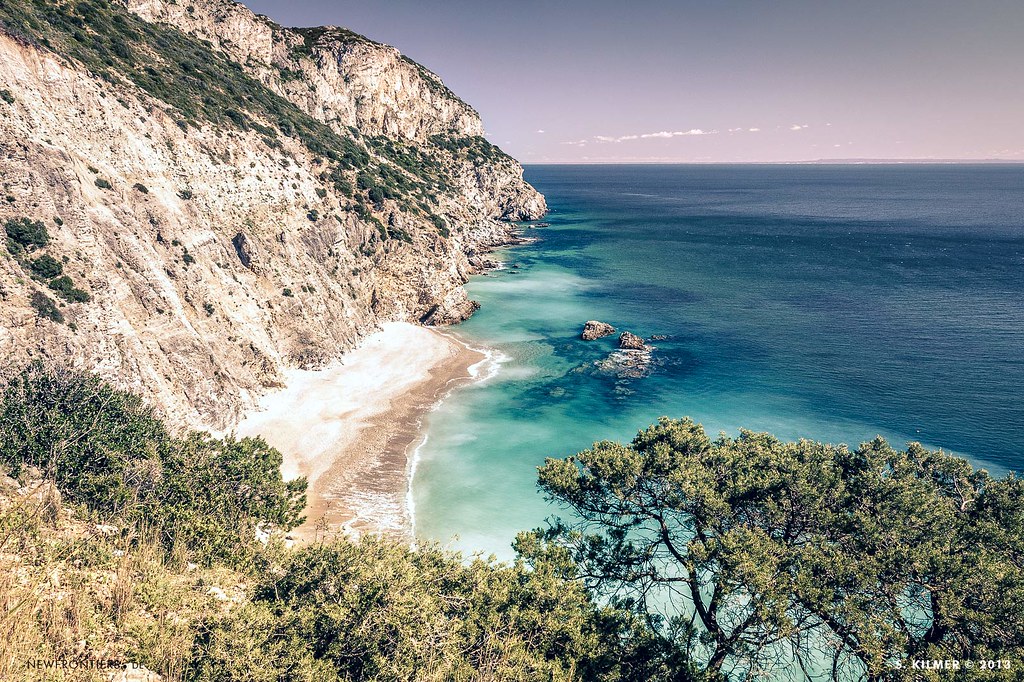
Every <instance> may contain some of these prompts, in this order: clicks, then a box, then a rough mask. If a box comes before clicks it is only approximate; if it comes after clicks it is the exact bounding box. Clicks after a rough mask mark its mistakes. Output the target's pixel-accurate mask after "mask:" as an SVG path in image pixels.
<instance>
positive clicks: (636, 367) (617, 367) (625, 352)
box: [597, 349, 653, 379]
mask: <svg viewBox="0 0 1024 682" xmlns="http://www.w3.org/2000/svg"><path fill="white" fill-rule="evenodd" d="M597 369H598V371H599V372H601V373H604V374H611V375H613V376H615V377H617V378H620V379H642V378H644V377H646V376H649V375H650V373H651V371H652V369H653V363H652V357H651V351H650V349H645V350H632V349H620V350H617V351H613V352H612V353H610V354H609V355H608V357H606V358H605V359H604V360H601V361H599V362H598V363H597Z"/></svg>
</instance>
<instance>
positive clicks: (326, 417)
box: [235, 322, 493, 542]
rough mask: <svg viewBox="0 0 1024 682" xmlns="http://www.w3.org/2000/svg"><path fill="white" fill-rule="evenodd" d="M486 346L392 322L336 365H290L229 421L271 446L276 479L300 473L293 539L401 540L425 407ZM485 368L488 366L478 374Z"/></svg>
mask: <svg viewBox="0 0 1024 682" xmlns="http://www.w3.org/2000/svg"><path fill="white" fill-rule="evenodd" d="M489 361H493V356H491V354H489V353H487V352H485V351H480V350H477V349H475V348H472V347H471V346H469V345H468V344H467V343H465V342H464V341H462V340H461V339H459V338H458V337H457V336H455V335H453V334H450V333H446V332H441V331H438V330H437V329H433V328H426V327H420V326H417V325H413V324H409V323H402V322H393V323H388V324H385V325H383V327H382V329H381V330H380V331H378V332H376V333H374V334H371V335H370V336H368V337H366V338H365V339H363V341H362V342H361V343H360V344H359V345H358V346H357V347H356V348H355V349H354V350H352V351H350V352H349V353H347V354H346V355H345V357H344V358H343V360H342V363H341V364H336V365H333V366H331V367H327V368H324V369H320V370H291V371H289V372H288V375H287V382H286V387H285V388H284V389H281V390H279V391H276V392H274V393H271V394H269V395H267V396H264V397H263V399H261V400H260V403H259V407H258V409H257V411H254V412H251V413H249V414H248V415H246V417H245V418H244V419H242V420H241V421H240V422H239V423H238V424H237V425H236V426H235V434H236V435H237V436H238V437H245V436H262V437H263V438H264V439H265V440H266V441H267V442H268V443H269V444H270V445H272V446H273V447H275V448H277V449H278V450H280V451H281V454H282V455H283V457H284V462H283V464H282V466H281V471H282V475H283V476H284V478H285V479H286V480H287V479H292V478H295V477H297V476H306V477H307V479H308V482H309V486H308V488H307V505H306V510H305V515H306V521H305V523H303V525H301V526H299V527H298V528H296V529H294V530H293V531H291V533H290V536H291V537H293V538H295V539H297V540H300V541H306V542H308V541H317V540H324V539H328V538H331V537H336V536H339V535H359V534H362V533H381V534H386V535H398V536H405V537H408V538H410V539H411V537H412V533H413V519H414V510H413V508H412V477H413V475H414V474H415V469H416V464H417V460H418V452H419V449H420V448H421V447H422V446H423V444H424V443H425V442H426V436H425V434H424V433H423V432H422V428H423V422H424V419H425V417H426V416H427V414H429V413H430V412H431V411H432V410H433V409H435V408H436V407H437V406H438V405H439V404H440V402H441V401H443V400H444V398H445V397H447V396H448V395H449V394H450V393H451V391H452V390H454V389H455V388H457V387H458V386H460V385H462V384H464V383H469V382H471V381H473V380H474V379H477V378H478V376H479V375H480V373H481V368H482V367H483V366H484V365H486V364H487V363H488V362H489ZM491 375H493V372H492V373H491V374H488V375H487V376H485V377H484V378H487V377H489V376H491Z"/></svg>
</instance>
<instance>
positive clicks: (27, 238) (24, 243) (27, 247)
mask: <svg viewBox="0 0 1024 682" xmlns="http://www.w3.org/2000/svg"><path fill="white" fill-rule="evenodd" d="M4 231H5V232H6V233H7V250H8V251H10V252H11V253H14V254H17V253H21V252H22V251H34V250H35V249H36V248H38V247H41V246H46V245H47V244H49V243H50V235H49V234H48V233H47V232H46V226H45V225H43V224H42V223H41V222H39V221H38V220H35V221H33V220H29V219H28V218H12V219H11V220H8V221H7V222H6V223H5V224H4Z"/></svg>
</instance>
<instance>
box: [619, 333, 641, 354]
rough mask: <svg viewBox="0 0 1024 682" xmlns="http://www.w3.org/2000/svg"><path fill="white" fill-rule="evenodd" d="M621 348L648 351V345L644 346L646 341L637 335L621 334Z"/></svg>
mask: <svg viewBox="0 0 1024 682" xmlns="http://www.w3.org/2000/svg"><path fill="white" fill-rule="evenodd" d="M619 348H623V349H626V350H646V349H647V345H646V344H644V340H643V339H642V338H640V337H639V336H637V335H636V334H632V333H630V332H622V333H621V334H619Z"/></svg>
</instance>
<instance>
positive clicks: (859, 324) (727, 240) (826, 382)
mask: <svg viewBox="0 0 1024 682" xmlns="http://www.w3.org/2000/svg"><path fill="white" fill-rule="evenodd" d="M526 178H527V180H528V181H530V182H531V183H532V184H533V185H534V186H535V187H537V189H538V190H540V191H541V192H542V193H543V194H544V195H545V196H546V197H547V200H548V204H549V206H550V208H551V213H550V215H549V216H548V217H547V218H545V221H546V222H548V223H550V225H548V226H542V227H529V228H527V229H525V230H524V234H525V235H526V236H528V237H532V238H535V240H536V241H533V242H532V243H530V244H526V245H522V246H517V247H513V248H510V249H507V250H505V251H503V252H500V253H499V254H498V256H499V258H500V259H501V260H503V261H504V262H505V263H506V267H505V268H504V269H501V270H497V271H493V272H489V273H487V274H486V275H482V276H479V277H476V278H474V280H473V281H472V282H471V283H470V284H469V290H470V294H471V296H472V297H473V298H474V299H476V300H478V301H480V303H481V304H482V307H481V309H480V310H479V312H477V313H476V315H474V316H473V317H472V318H471V319H470V320H468V321H467V322H465V323H463V324H462V325H459V326H458V327H455V328H453V331H454V332H455V333H457V334H458V335H459V336H461V337H462V338H463V339H464V340H466V341H467V342H468V343H470V344H471V345H473V346H477V347H481V348H486V349H489V352H490V354H491V360H490V361H489V366H487V367H483V368H481V373H480V377H481V380H480V381H478V382H477V383H474V384H471V385H469V386H466V387H464V388H460V389H458V390H456V391H455V392H454V393H453V394H452V395H451V396H449V398H448V399H447V400H445V401H444V402H443V403H442V404H441V405H440V406H439V407H438V408H437V409H436V410H435V411H434V412H433V413H431V414H430V415H429V417H428V419H427V421H426V423H425V428H426V438H425V442H424V443H423V444H422V445H421V446H420V447H419V448H418V450H417V452H416V464H415V475H414V479H413V483H412V494H411V501H412V505H413V509H414V518H415V530H416V534H417V536H418V537H419V538H421V539H424V540H433V541H438V542H440V543H441V544H443V545H449V546H452V547H453V548H457V549H461V550H464V551H470V552H472V551H482V552H483V553H485V554H492V553H493V554H495V555H496V556H498V557H499V558H503V559H508V558H511V557H512V556H513V554H512V550H511V548H510V543H511V541H512V539H513V538H514V536H515V534H516V532H518V531H520V530H525V529H530V528H535V527H538V526H542V525H543V524H544V523H545V519H546V518H548V517H549V516H551V515H553V514H557V513H558V512H559V510H558V509H557V507H554V506H552V505H550V504H549V503H547V502H546V501H545V500H544V499H543V497H542V496H541V495H540V494H539V493H538V492H537V488H536V473H537V472H536V467H537V466H539V465H541V464H543V462H544V459H545V458H546V457H565V456H568V455H571V454H573V453H575V452H577V451H579V450H581V449H584V448H586V447H588V446H589V445H590V444H591V443H593V442H594V441H597V440H601V439H610V440H618V441H628V440H630V439H631V438H632V436H633V435H634V434H635V433H636V431H637V430H639V429H641V428H643V427H645V426H647V425H648V424H650V423H652V422H653V421H655V420H656V419H657V418H658V417H659V416H662V415H668V416H671V417H682V416H690V417H693V418H694V419H696V420H698V421H700V422H701V423H702V424H703V425H704V427H705V428H706V430H707V431H708V432H709V434H712V435H715V434H717V433H719V432H725V433H727V434H732V435H735V434H736V433H738V431H739V429H741V428H745V429H751V430H754V431H769V432H771V433H774V434H775V435H777V436H779V437H780V438H784V439H796V438H801V437H805V438H811V439H815V440H821V441H826V442H831V443H847V444H849V445H851V446H855V445H857V444H858V443H860V442H862V441H866V440H870V439H871V438H873V437H874V436H875V435H876V434H881V435H882V436H884V437H886V438H887V439H889V440H890V441H891V442H893V443H895V444H899V445H903V444H905V443H907V442H909V441H918V442H921V443H923V444H925V445H927V446H929V447H932V448H942V449H944V450H946V451H948V452H952V453H956V454H958V455H962V456H964V457H967V458H969V459H970V460H971V461H972V462H973V463H974V464H975V465H976V466H980V467H984V468H987V469H988V470H989V471H991V472H992V473H994V474H997V475H1002V474H1005V473H1006V472H1008V471H1010V470H1021V469H1022V464H1024V400H1022V396H1021V393H1022V391H1024V165H1016V166H1015V165H618V166H595V165H591V166H566V165H559V166H530V167H528V168H527V170H526ZM591 319H596V320H601V321H604V322H608V323H610V324H612V325H614V326H615V327H616V328H617V329H618V330H619V331H623V330H628V331H631V332H634V333H636V334H639V335H640V336H643V337H645V338H650V337H651V336H655V335H656V336H657V337H658V340H656V341H653V342H651V343H652V345H654V346H656V350H655V351H654V353H653V360H654V363H653V365H652V371H651V374H650V375H649V376H646V377H641V378H630V377H622V376H618V375H615V374H614V373H612V374H609V373H607V372H603V371H601V370H600V369H599V368H598V367H597V366H596V363H599V362H601V361H602V360H603V359H604V358H606V357H607V356H608V355H609V353H611V352H612V351H613V350H614V348H615V345H616V339H617V336H613V337H607V338H604V339H600V340H597V341H591V342H586V341H582V340H581V339H580V338H579V334H580V331H581V329H582V325H583V323H584V322H585V321H586V320H591ZM662 337H663V338H662Z"/></svg>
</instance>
